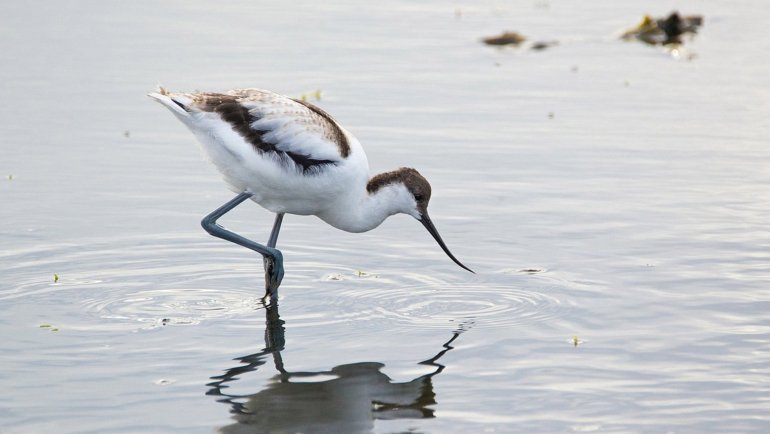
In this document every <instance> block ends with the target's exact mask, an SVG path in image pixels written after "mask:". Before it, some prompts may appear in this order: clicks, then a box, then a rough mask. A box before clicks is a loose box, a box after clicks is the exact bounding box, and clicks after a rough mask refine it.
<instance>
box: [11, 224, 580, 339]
mask: <svg viewBox="0 0 770 434" xmlns="http://www.w3.org/2000/svg"><path fill="white" fill-rule="evenodd" d="M200 238H201V237H200V236H198V234H191V235H189V236H185V235H179V236H176V237H163V238H158V239H152V240H147V239H141V240H139V239H123V240H117V241H116V240H109V241H96V242H92V243H90V244H89V243H79V244H77V245H60V246H53V247H47V248H39V249H32V250H28V251H18V252H15V253H13V252H11V253H9V254H5V255H3V258H2V259H3V260H5V261H6V262H7V263H9V264H12V265H11V266H10V267H9V268H8V272H9V273H10V276H13V280H14V281H13V282H11V283H10V284H6V285H0V300H9V299H17V300H16V301H17V302H28V303H32V304H35V305H45V304H67V305H71V304H73V303H77V305H78V306H79V308H78V309H77V311H79V312H81V313H82V315H81V317H80V318H74V319H73V318H71V317H68V320H71V321H73V322H74V324H70V325H69V327H70V328H85V329H90V330H93V329H95V328H96V329H116V328H117V329H129V330H136V329H147V328H156V327H162V326H167V325H195V324H200V323H201V322H203V321H207V320H213V319H229V318H234V317H241V318H244V319H249V320H255V321H261V319H260V318H261V317H262V316H261V315H255V310H257V309H260V308H261V307H262V304H261V301H260V297H261V296H262V294H263V291H264V286H263V285H264V283H263V282H264V280H263V274H262V273H263V269H262V261H261V258H260V257H259V256H258V255H254V254H251V253H250V252H244V251H243V250H241V249H238V248H235V247H234V246H232V245H229V244H227V243H222V242H219V240H214V239H212V240H206V241H204V242H202V241H201V240H200ZM116 246H119V248H118V247H116ZM284 248H285V249H286V250H285V252H288V254H287V253H285V256H286V257H288V258H289V259H287V263H286V277H285V278H284V282H283V285H282V287H281V291H280V295H281V302H280V303H281V307H282V309H281V316H282V318H283V319H284V320H285V321H286V322H287V326H290V327H325V326H333V325H341V326H342V327H340V330H343V331H344V330H353V331H355V330H357V329H360V328H369V329H372V328H380V329H386V330H387V329H389V328H397V327H402V326H405V325H407V326H408V325H414V326H420V327H429V328H430V327H439V328H446V327H448V326H451V325H452V324H453V323H455V324H456V323H459V322H463V321H468V320H471V321H474V322H475V323H476V324H477V326H479V327H485V326H486V327H508V326H515V325H522V324H528V323H534V322H541V321H547V320H549V319H552V318H556V317H560V316H563V315H565V314H566V313H567V312H568V311H569V310H570V309H571V308H572V306H571V305H570V304H569V303H568V302H564V301H562V298H560V294H562V290H563V289H564V288H565V287H566V286H568V285H569V282H565V281H558V282H557V281H556V280H550V281H549V280H548V278H546V277H544V274H548V273H537V274H533V273H532V272H529V271H528V272H517V273H513V274H512V273H510V272H505V271H503V272H500V271H497V272H490V273H487V274H482V275H471V274H469V273H458V272H457V270H455V269H454V268H449V267H447V268H446V269H445V271H444V274H442V273H441V271H438V272H436V271H433V270H434V269H435V268H434V267H432V265H433V263H432V262H431V263H430V265H431V266H426V267H424V268H420V270H428V269H430V270H432V272H433V273H434V274H430V275H428V274H424V273H421V272H404V271H401V270H397V269H394V268H392V267H391V263H390V262H388V263H387V264H386V265H387V266H388V267H390V268H384V269H382V270H381V271H379V270H377V271H375V270H369V271H366V272H364V271H359V270H356V269H352V268H348V269H341V268H340V267H339V266H335V265H331V264H329V263H323V262H315V261H314V260H315V259H317V258H333V260H334V261H340V262H344V261H351V262H353V260H354V261H355V262H357V263H360V264H378V263H380V262H381V261H382V259H381V258H382V256H381V252H377V253H370V252H365V251H362V252H356V256H355V257H352V256H351V255H350V253H346V252H343V251H338V250H335V251H323V250H321V249H319V248H314V249H313V250H311V249H310V248H308V247H305V246H290V245H288V246H285V247H284ZM393 264H395V265H393V266H397V265H398V264H399V262H398V261H394V262H393ZM54 274H57V276H58V278H59V279H58V281H57V282H54V277H53V276H54ZM351 325H352V326H354V328H351V327H349V326H351Z"/></svg>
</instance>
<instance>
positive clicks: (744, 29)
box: [0, 1, 770, 434]
mask: <svg viewBox="0 0 770 434" xmlns="http://www.w3.org/2000/svg"><path fill="white" fill-rule="evenodd" d="M674 8H677V9H679V10H680V11H681V12H683V13H700V14H703V15H704V16H705V25H704V28H703V29H702V32H701V34H699V35H698V36H697V37H696V38H695V39H694V41H692V43H690V44H687V45H686V46H685V48H686V50H687V52H686V53H685V54H686V55H685V56H684V57H687V56H690V55H694V57H693V58H692V59H691V60H687V59H685V58H680V59H676V58H674V57H672V56H671V55H669V54H668V53H665V52H663V51H661V50H659V49H656V48H652V47H647V46H642V45H639V44H634V43H623V42H620V41H618V40H617V39H616V36H617V34H618V32H619V31H620V30H621V29H623V28H625V27H628V26H631V25H633V24H635V23H636V22H637V21H638V20H639V19H640V18H641V16H642V14H644V13H653V14H656V15H663V14H666V13H668V12H670V11H671V10H673V9H674ZM2 9H3V13H2V14H0V16H1V17H2V18H0V20H2V23H3V25H2V26H0V29H2V30H0V32H1V33H2V38H0V47H1V48H2V49H0V53H3V54H2V56H3V65H4V67H3V68H2V69H0V83H2V89H3V94H4V96H5V101H6V104H3V105H0V118H2V119H3V122H2V124H1V125H0V129H1V131H2V137H3V140H2V142H0V175H2V176H1V177H0V202H1V203H2V207H0V221H2V222H3V223H2V225H0V300H2V304H3V309H2V311H1V312H2V313H1V314H0V329H1V330H2V336H3V337H4V340H3V345H2V346H0V360H2V369H1V370H0V385H2V386H3V388H4V390H6V391H7V393H5V394H4V396H3V397H2V398H0V432H2V433H4V434H11V433H36V432H61V433H111V432H114V433H133V432H136V433H139V432H141V433H150V432H153V433H154V432H158V433H161V432H162V433H166V432H184V433H193V432H225V433H231V432H237V433H246V432H308V433H309V432H369V431H372V432H377V433H398V432H423V433H449V432H456V433H466V432H497V433H510V432H528V433H530V432H544V433H546V432H547V433H550V432H586V431H588V432H593V431H595V432H656V433H657V432H676V433H682V432H698V433H703V432H713V433H722V432H735V433H738V432H765V431H767V430H768V428H770V412H769V411H768V409H770V399H768V397H770V316H769V315H768V313H767V312H768V311H769V308H770V289H769V288H770V285H768V283H769V282H770V253H768V252H769V251H770V250H769V249H768V247H770V235H769V234H770V232H769V231H768V230H767V217H766V216H767V215H768V213H769V212H770V193H769V191H770V190H769V189H768V188H767V186H768V185H769V184H770V171H768V170H767V169H768V164H769V162H770V159H769V158H770V151H768V149H767V146H766V145H767V137H768V133H769V132H770V129H769V128H768V124H767V121H766V119H767V118H768V115H770V105H768V101H770V99H769V98H768V97H770V91H768V89H770V78H768V77H770V74H768V72H769V71H768V69H767V64H768V63H767V61H766V53H767V52H768V51H769V50H770V43H768V40H767V38H766V30H765V28H764V27H765V26H764V25H763V23H765V22H767V20H768V18H770V17H769V16H768V15H770V10H768V9H767V8H766V7H765V6H764V4H763V3H761V2H757V1H752V2H744V3H743V4H741V5H736V4H733V3H732V2H724V1H722V2H719V1H716V2H709V3H708V4H703V3H702V2H691V1H682V2H677V3H676V4H671V3H668V2H662V1H654V2H649V1H647V2H641V1H634V2H623V4H619V3H617V2H595V3H594V4H588V5H585V4H572V2H566V1H548V2H532V1H524V2H508V3H500V2H482V3H478V2H477V3H468V4H462V3H451V2H442V1H431V2H422V3H420V4H413V2H390V3H382V4H372V5H363V4H360V3H346V2H342V1H339V2H325V3H324V4H323V5H320V4H317V3H314V2H304V3H301V4H296V5H294V6H292V7H290V6H283V5H279V4H278V3H267V2H234V3H230V4H228V5H227V6H212V5H209V4H204V3H203V2H194V1H185V2H181V1H180V2H163V3H160V4H157V3H150V2H133V3H119V2H94V1H74V2H62V3H53V4H51V3H43V2H39V1H30V2H23V3H19V2H17V3H10V4H6V5H4V6H3V7H2ZM503 30H518V31H520V32H522V33H524V34H525V35H527V36H530V37H531V38H533V39H539V40H551V39H556V40H558V41H559V42H560V44H559V45H558V46H556V47H553V48H550V49H547V50H545V51H542V52H534V51H529V50H527V49H505V50H497V49H492V48H490V47H485V46H483V45H482V44H480V43H479V39H480V38H481V37H484V36H489V35H493V34H497V33H499V32H501V31H503ZM156 83H162V84H164V85H166V86H168V87H169V88H171V89H175V90H189V89H205V90H224V89H227V88H231V87H243V86H255V87H263V88H267V89H272V90H275V91H278V92H281V93H285V94H289V95H295V96H296V95H300V94H302V93H305V92H311V91H314V90H316V89H321V91H322V100H321V101H318V102H317V104H319V105H321V106H322V107H323V108H324V109H325V110H327V111H329V112H331V113H333V114H334V115H335V117H336V118H337V119H338V120H340V121H341V122H342V123H343V124H344V125H345V126H346V127H347V128H348V129H349V130H351V131H353V132H354V133H355V134H356V135H357V137H358V138H359V139H360V141H361V142H362V143H363V144H364V147H365V148H366V150H367V154H368V156H369V160H370V163H371V166H372V169H373V171H374V172H379V171H384V170H390V169H393V168H396V167H400V166H413V167H417V168H418V169H419V170H420V171H421V172H422V173H423V174H424V175H425V176H426V177H427V178H428V179H429V180H430V181H431V183H432V184H433V187H434V194H433V198H432V201H431V215H432V217H433V219H434V221H435V223H436V225H437V227H438V228H439V230H440V231H441V233H442V235H443V237H444V239H445V241H446V242H447V244H448V245H449V247H450V248H451V249H452V250H453V251H454V253H455V254H456V255H457V256H458V258H459V259H460V260H461V261H463V262H464V263H466V264H467V265H469V266H470V267H471V268H474V269H475V270H476V271H477V272H478V274H477V275H471V274H469V273H466V272H464V271H463V270H461V269H459V268H458V267H457V266H456V265H455V264H453V263H452V262H451V261H450V260H449V259H448V258H446V257H445V256H444V254H443V253H442V252H441V250H440V249H439V248H438V247H437V246H436V245H435V243H434V242H433V240H432V239H430V236H429V235H428V234H426V233H425V231H424V229H422V228H421V227H420V225H419V224H416V223H415V222H413V221H411V219H410V218H409V217H405V216H398V217H394V218H392V219H390V220H388V221H387V222H385V224H383V225H382V226H381V227H380V228H378V229H376V230H375V231H373V232H370V233H366V234H347V233H343V232H340V231H337V230H335V229H333V228H330V227H328V226H326V225H324V224H323V223H322V222H320V221H319V220H317V219H315V218H300V217H292V216H287V218H286V220H285V223H284V229H283V231H282V234H281V238H280V240H279V247H281V248H282V250H283V251H284V254H285V257H286V273H287V274H286V278H285V280H284V283H283V285H282V287H281V299H280V311H277V310H275V309H270V310H266V309H265V308H264V306H262V305H261V304H260V303H259V300H258V298H259V296H261V291H262V272H261V260H260V258H259V257H255V255H254V254H252V253H251V252H249V251H247V250H245V249H241V248H239V247H237V246H233V245H230V244H228V243H225V242H223V241H221V240H218V239H214V238H211V237H210V236H208V235H207V234H206V233H205V232H203V231H202V230H201V229H200V227H199V220H200V218H201V217H202V216H203V215H205V214H206V213H207V212H209V211H210V210H212V209H214V208H215V207H217V206H219V205H220V204H222V203H224V202H225V201H226V200H228V199H229V198H230V193H229V192H227V190H226V189H225V188H224V187H223V185H222V183H221V182H220V181H219V179H218V176H217V175H216V173H215V172H214V170H213V168H211V167H210V166H209V165H208V163H206V162H205V161H204V160H203V159H202V158H201V157H200V155H199V153H198V152H197V151H196V150H195V148H194V144H193V143H194V141H193V138H192V136H191V135H190V134H189V132H187V131H186V130H185V129H184V127H183V126H181V125H180V124H178V122H177V121H176V120H175V119H174V118H173V117H172V116H170V115H169V114H168V113H167V112H166V111H165V110H163V109H162V107H160V106H158V105H157V104H154V103H152V102H151V101H150V100H149V99H148V98H146V97H145V96H144V95H145V93H146V92H148V91H150V90H152V88H153V86H154V85H155V84H156ZM9 176H10V177H11V178H12V179H9ZM225 223H226V224H227V225H228V227H231V228H233V229H235V230H238V231H239V232H241V233H244V234H245V235H247V236H250V237H253V238H256V239H265V238H266V237H267V234H268V233H269V227H270V225H271V224H272V216H271V215H269V213H267V212H264V211H263V210H261V209H259V208H258V207H256V206H248V205H244V206H242V207H240V208H239V209H236V210H235V211H233V212H232V213H231V214H228V216H227V217H226V219H225ZM54 275H57V276H58V281H57V282H54ZM41 326H48V327H41ZM266 333H267V334H266ZM576 341H577V345H575V342H576Z"/></svg>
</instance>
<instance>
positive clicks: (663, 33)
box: [620, 12, 703, 45]
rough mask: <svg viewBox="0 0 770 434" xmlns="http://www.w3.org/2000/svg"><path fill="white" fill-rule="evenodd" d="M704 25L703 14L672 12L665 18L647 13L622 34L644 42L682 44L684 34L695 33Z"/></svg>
mask: <svg viewBox="0 0 770 434" xmlns="http://www.w3.org/2000/svg"><path fill="white" fill-rule="evenodd" d="M702 25H703V16H701V15H687V16H681V15H679V13H678V12H672V13H671V14H670V15H669V16H667V17H665V18H653V17H651V16H650V15H645V16H644V17H643V18H642V21H641V22H640V23H639V24H637V25H636V26H635V27H632V28H630V29H628V30H626V31H625V32H623V34H622V35H620V38H621V39H625V40H627V41H628V40H633V39H636V40H638V41H641V42H644V43H645V44H650V45H669V44H682V43H683V41H682V36H685V35H694V34H695V33H697V31H698V28H699V27H701V26H702Z"/></svg>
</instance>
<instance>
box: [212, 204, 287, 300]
mask: <svg viewBox="0 0 770 434" xmlns="http://www.w3.org/2000/svg"><path fill="white" fill-rule="evenodd" d="M251 196H252V195H251V193H247V192H243V193H240V194H238V196H235V198H233V199H232V200H230V201H229V202H227V203H226V204H224V205H222V206H221V207H219V208H217V209H215V210H214V211H213V212H212V213H211V214H209V215H207V216H206V217H204V218H203V220H201V226H203V229H205V230H206V232H208V233H209V234H211V235H213V236H215V237H218V238H222V239H223V240H227V241H230V242H233V243H235V244H238V245H240V246H243V247H246V248H247V249H251V250H254V251H255V252H257V253H259V254H260V255H262V257H263V258H264V261H265V290H266V292H267V293H274V292H275V291H276V290H277V289H278V287H279V286H280V285H281V280H283V255H282V254H281V251H280V250H278V249H276V248H275V242H273V245H272V246H269V247H268V246H263V245H262V244H259V243H257V242H254V241H251V240H249V239H248V238H245V237H242V236H240V235H238V234H236V233H235V232H231V231H228V230H227V229H225V228H223V227H222V226H220V225H219V224H217V219H218V218H220V217H222V216H223V215H225V214H226V213H227V212H228V211H230V210H232V209H233V208H235V207H236V206H238V205H239V204H241V203H242V202H243V201H245V200H246V199H248V198H250V197H251ZM281 217H283V215H281ZM276 220H278V219H276ZM278 226H279V228H280V223H278ZM273 231H274V232H275V238H276V239H277V238H278V231H277V230H276V228H275V227H273ZM270 240H271V241H273V234H271V235H270ZM268 262H269V263H270V267H269V269H268Z"/></svg>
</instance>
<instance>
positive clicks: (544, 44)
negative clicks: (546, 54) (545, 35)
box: [529, 41, 559, 51]
mask: <svg viewBox="0 0 770 434" xmlns="http://www.w3.org/2000/svg"><path fill="white" fill-rule="evenodd" d="M557 45H559V41H537V42H534V43H533V44H532V45H531V46H530V47H529V49H530V50H535V51H542V50H545V49H546V48H551V47H555V46H557Z"/></svg>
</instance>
